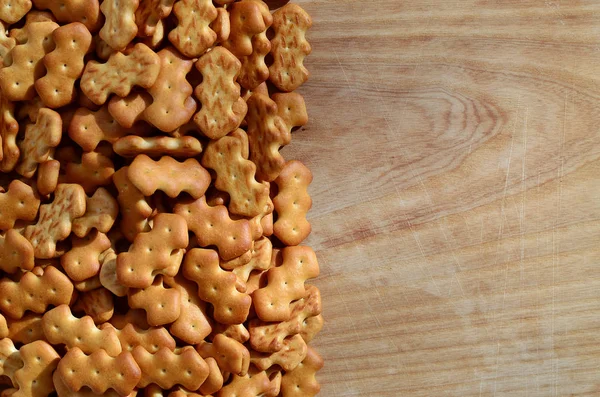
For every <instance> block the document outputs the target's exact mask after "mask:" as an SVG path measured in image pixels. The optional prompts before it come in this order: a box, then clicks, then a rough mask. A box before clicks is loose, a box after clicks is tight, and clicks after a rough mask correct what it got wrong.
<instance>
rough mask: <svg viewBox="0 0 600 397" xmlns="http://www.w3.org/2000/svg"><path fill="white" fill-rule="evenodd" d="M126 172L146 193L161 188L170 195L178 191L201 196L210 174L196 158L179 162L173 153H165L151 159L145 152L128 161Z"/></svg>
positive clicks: (194, 196)
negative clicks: (170, 155)
mask: <svg viewBox="0 0 600 397" xmlns="http://www.w3.org/2000/svg"><path fill="white" fill-rule="evenodd" d="M127 175H128V176H129V179H130V180H131V182H132V183H133V184H134V186H135V187H136V188H138V189H139V190H140V191H141V192H142V193H143V194H144V195H145V196H150V195H152V194H154V192H156V191H157V190H161V191H163V192H165V193H166V194H167V196H169V197H173V198H175V197H177V196H178V195H179V194H181V192H186V193H189V194H190V196H192V197H193V198H200V197H202V196H203V195H204V193H205V192H206V189H207V188H208V185H209V184H210V174H209V173H208V171H206V169H204V167H202V166H201V165H200V163H199V162H198V160H196V159H187V160H185V161H184V162H181V163H180V162H178V161H177V160H175V159H173V158H172V157H168V156H164V157H161V159H160V160H158V161H154V160H152V159H151V158H150V157H148V156H146V155H145V154H140V155H139V156H137V157H136V158H135V159H134V160H133V162H132V163H131V166H130V167H129V171H128V173H127Z"/></svg>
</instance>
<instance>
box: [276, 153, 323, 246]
mask: <svg viewBox="0 0 600 397" xmlns="http://www.w3.org/2000/svg"><path fill="white" fill-rule="evenodd" d="M312 179H313V178H312V173H311V172H310V170H309V169H308V168H307V167H306V166H305V165H304V164H302V163H301V162H300V161H297V160H293V161H289V162H288V163H286V165H285V167H283V170H281V173H280V174H279V176H278V177H277V179H276V180H275V184H276V185H277V188H278V191H277V195H276V196H275V197H273V205H274V206H275V212H276V213H277V221H276V222H275V223H274V225H273V230H274V232H275V236H276V237H277V238H278V239H279V240H281V242H282V243H284V244H286V245H298V244H300V243H301V242H302V241H303V240H304V239H305V238H306V237H308V235H309V234H310V230H311V227H310V223H308V221H307V220H306V213H307V212H308V210H309V209H310V207H311V206H312V200H311V198H310V196H309V195H308V185H310V183H311V182H312Z"/></svg>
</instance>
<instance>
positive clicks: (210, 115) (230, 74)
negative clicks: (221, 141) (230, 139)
mask: <svg viewBox="0 0 600 397" xmlns="http://www.w3.org/2000/svg"><path fill="white" fill-rule="evenodd" d="M195 65H196V68H197V69H198V71H200V73H202V76H203V80H202V83H201V84H200V85H199V86H197V87H196V89H195V91H194V94H195V95H196V98H198V100H199V101H200V102H201V103H202V108H201V109H200V111H199V112H198V113H196V115H195V116H194V122H195V123H196V124H197V125H198V128H200V130H201V131H202V133H203V134H204V135H206V136H207V137H209V138H210V139H218V138H221V137H223V136H225V135H227V134H228V133H229V132H231V131H233V130H235V129H236V128H237V127H239V125H240V124H241V122H242V120H243V119H244V116H245V115H246V112H247V110H248V106H247V105H246V102H245V101H244V100H243V99H242V98H241V97H240V86H239V85H238V84H237V83H236V79H237V76H238V75H239V72H240V68H241V66H242V65H241V63H240V61H239V60H238V59H237V58H236V57H235V55H233V54H232V53H231V52H229V51H228V50H227V49H225V48H223V47H216V48H214V49H213V50H212V51H210V52H208V53H207V54H205V55H203V56H202V57H201V58H200V59H199V60H198V61H197V62H196V64H195Z"/></svg>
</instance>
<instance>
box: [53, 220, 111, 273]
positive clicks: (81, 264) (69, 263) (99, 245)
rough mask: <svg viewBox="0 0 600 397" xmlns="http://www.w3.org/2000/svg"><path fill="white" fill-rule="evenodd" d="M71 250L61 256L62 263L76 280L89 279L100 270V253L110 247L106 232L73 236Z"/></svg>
mask: <svg viewBox="0 0 600 397" xmlns="http://www.w3.org/2000/svg"><path fill="white" fill-rule="evenodd" d="M71 242H72V244H73V246H72V248H71V250H70V251H68V252H67V253H66V254H64V255H63V256H61V258H60V264H61V265H62V268H63V269H64V270H65V272H66V273H67V276H69V278H70V279H71V280H73V281H75V282H79V281H83V280H87V279H89V278H91V277H93V276H95V275H97V274H98V272H99V271H100V259H99V258H100V255H101V254H102V253H103V252H104V251H106V250H107V249H108V248H110V240H109V239H108V237H106V234H104V233H100V232H98V231H96V232H94V233H92V234H89V235H87V236H85V237H83V238H80V237H73V238H72V239H71Z"/></svg>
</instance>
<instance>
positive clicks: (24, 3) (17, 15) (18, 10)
mask: <svg viewBox="0 0 600 397" xmlns="http://www.w3.org/2000/svg"><path fill="white" fill-rule="evenodd" d="M31 6H32V4H31V0H2V1H1V2H0V19H1V20H3V21H4V22H6V23H9V24H10V23H15V22H18V21H19V20H20V19H21V18H23V17H24V16H25V14H27V13H28V12H29V10H31Z"/></svg>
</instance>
